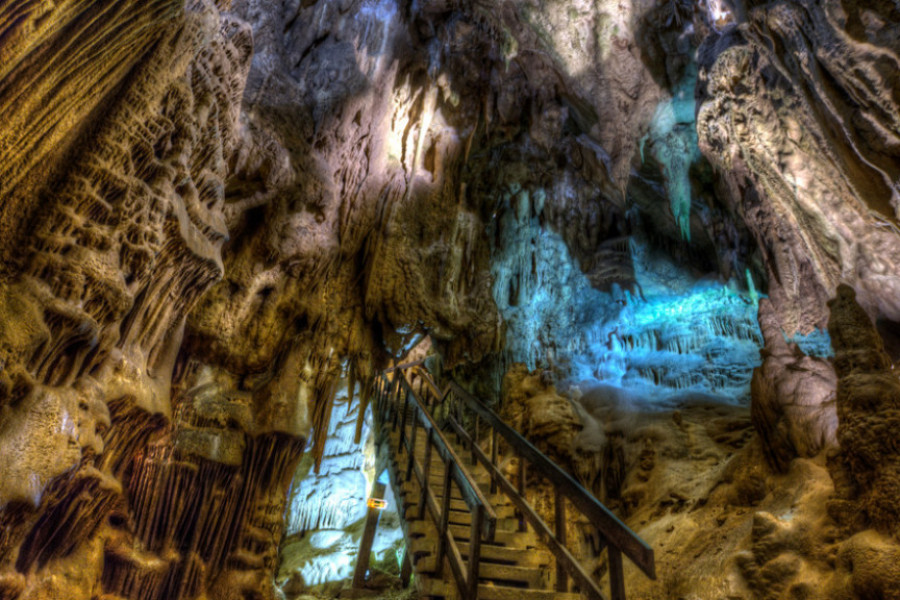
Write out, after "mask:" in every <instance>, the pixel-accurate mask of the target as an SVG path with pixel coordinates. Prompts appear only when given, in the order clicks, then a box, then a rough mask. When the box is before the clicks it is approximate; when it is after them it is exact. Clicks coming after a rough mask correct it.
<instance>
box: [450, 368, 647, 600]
mask: <svg viewBox="0 0 900 600" xmlns="http://www.w3.org/2000/svg"><path fill="white" fill-rule="evenodd" d="M449 388H450V390H451V392H452V394H453V399H454V402H453V403H452V404H451V407H452V410H451V413H452V414H451V415H450V416H449V417H448V420H449V423H450V426H451V427H452V428H453V430H454V432H455V433H456V434H457V435H458V436H459V437H460V438H461V439H462V440H463V442H464V444H465V445H466V446H468V447H469V449H470V450H471V452H472V461H473V462H475V461H480V462H481V463H482V465H484V467H485V468H486V469H487V470H488V472H489V473H490V475H491V492H494V491H496V490H497V489H499V490H500V491H501V492H502V493H503V494H505V495H506V496H507V497H509V498H510V500H512V502H513V504H515V506H516V508H517V509H518V510H519V512H520V515H521V516H522V517H523V519H522V520H520V527H523V528H524V526H525V521H527V522H528V523H530V524H531V526H532V528H533V529H534V531H535V533H536V534H537V536H538V537H539V538H540V539H541V540H542V541H543V542H544V543H545V544H547V547H548V548H549V549H550V551H551V552H552V553H553V555H554V557H555V558H556V566H557V578H556V586H557V591H559V592H565V591H568V587H569V585H568V580H567V577H566V575H567V574H568V575H570V576H571V577H572V579H573V581H574V583H575V586H576V587H577V588H578V590H579V591H580V592H581V593H582V594H584V595H585V596H587V597H588V598H590V599H591V600H602V599H603V598H604V596H603V593H602V592H601V590H600V588H599V586H598V585H597V582H596V581H595V580H594V578H593V577H591V576H590V575H589V574H588V573H587V572H586V571H585V570H584V568H583V567H582V566H581V564H580V563H579V562H578V560H577V559H576V558H575V557H574V556H573V554H572V552H571V551H570V550H569V548H568V547H567V543H566V521H567V519H566V505H567V504H571V505H572V507H573V508H574V509H575V510H577V511H578V512H579V513H581V514H582V515H583V516H584V517H585V518H586V519H587V520H588V521H589V522H590V523H591V524H592V525H593V526H594V527H596V529H597V531H598V532H599V534H600V536H601V541H602V542H603V545H604V546H605V548H606V550H607V559H608V564H609V586H610V596H611V597H612V600H625V579H624V575H623V571H622V554H624V555H625V556H627V557H628V558H629V559H630V560H631V561H632V562H633V563H634V564H635V565H637V567H638V568H639V569H640V570H641V571H642V572H643V573H644V574H645V575H646V576H647V577H649V578H651V579H656V564H655V559H654V554H653V549H652V548H650V546H648V545H647V544H646V542H644V541H643V540H642V539H641V538H640V537H638V536H637V534H635V533H634V532H633V531H631V529H629V528H628V526H627V525H625V524H624V523H623V522H622V521H621V520H619V518H618V517H616V516H615V515H614V514H613V513H612V512H610V510H609V509H608V508H606V506H604V505H603V504H602V503H601V502H600V501H599V500H597V498H596V497H594V496H593V495H592V494H590V493H589V492H588V491H587V490H585V489H584V488H583V487H582V486H581V485H580V484H579V483H578V482H577V481H575V479H573V478H572V476H571V475H569V474H568V473H566V472H565V471H563V470H562V469H561V468H560V467H559V466H558V465H557V464H556V463H554V462H553V461H552V460H550V459H549V458H547V456H546V455H544V454H543V453H542V452H541V451H540V450H538V449H537V448H535V447H534V446H533V445H532V444H531V442H529V441H528V440H526V439H525V438H524V437H522V435H521V434H520V433H519V432H517V431H516V430H514V429H513V428H512V427H510V426H509V425H507V424H506V423H505V422H503V420H502V419H500V417H499V416H497V414H496V413H494V411H492V410H491V409H489V408H488V407H487V406H485V405H484V404H483V403H481V402H480V401H478V400H477V399H475V398H474V397H473V396H472V395H471V394H469V393H468V392H467V391H466V390H464V389H463V388H462V387H460V386H459V384H457V383H456V382H455V381H451V382H450V384H449ZM464 411H467V412H469V413H470V416H472V417H473V418H474V423H473V426H472V429H473V432H472V434H469V433H468V432H467V431H465V429H464V428H463V426H462V425H461V423H460V421H461V420H462V415H463V414H465V412H464ZM482 425H485V426H487V427H488V429H489V432H488V435H489V444H490V449H489V452H490V456H488V455H487V453H485V452H484V451H483V450H482V449H481V447H480V446H479V444H478V440H480V439H481V436H480V433H481V431H480V429H481V426H482ZM499 438H503V439H504V440H505V441H506V443H507V444H508V446H509V448H510V449H511V450H512V452H514V453H515V455H516V456H517V457H518V460H517V466H518V469H517V473H516V477H515V478H516V480H517V481H516V484H515V485H514V484H513V483H512V482H511V481H510V480H509V479H508V478H507V477H506V476H505V475H504V474H503V473H502V472H501V471H500V469H499V465H500V454H501V453H500V447H499V446H500V439H499ZM526 465H528V466H527V468H528V469H530V470H531V471H532V473H534V474H535V475H536V476H540V477H542V478H544V479H546V480H547V481H549V482H550V483H551V485H552V486H553V489H554V512H555V514H554V528H553V529H551V528H550V526H549V525H548V524H547V523H546V522H545V521H544V520H543V519H542V518H541V517H540V515H538V514H537V512H536V511H535V510H534V508H533V507H532V506H531V504H529V502H528V501H527V500H526V498H525V495H526V481H527V473H526Z"/></svg>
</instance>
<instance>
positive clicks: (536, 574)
mask: <svg viewBox="0 0 900 600" xmlns="http://www.w3.org/2000/svg"><path fill="white" fill-rule="evenodd" d="M466 558H467V557H466ZM435 560H436V559H435V557H434V556H426V557H423V558H420V559H419V560H418V561H416V570H417V571H418V572H421V573H433V572H434V566H435ZM478 580H479V581H484V580H492V581H495V582H496V581H504V582H511V583H520V584H524V585H527V586H529V587H530V589H540V588H543V587H549V586H550V582H551V569H550V567H549V566H545V567H543V568H541V567H533V566H530V567H520V566H518V565H502V564H497V563H491V562H486V561H480V562H479V571H478ZM512 587H514V586H512Z"/></svg>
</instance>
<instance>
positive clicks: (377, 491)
mask: <svg viewBox="0 0 900 600" xmlns="http://www.w3.org/2000/svg"><path fill="white" fill-rule="evenodd" d="M384 489H385V485H384V484H383V483H381V482H380V481H378V480H377V479H376V480H375V483H374V484H373V485H372V495H371V497H372V498H384ZM380 516H381V510H380V509H377V508H373V507H371V506H370V507H369V512H368V514H366V528H365V529H364V530H363V536H362V539H361V540H360V542H359V555H358V556H357V557H356V570H355V571H354V572H353V587H354V588H355V589H362V588H363V586H364V585H365V584H366V572H367V571H368V570H369V555H370V554H372V542H373V541H374V540H375V529H376V528H377V527H378V518H379V517H380Z"/></svg>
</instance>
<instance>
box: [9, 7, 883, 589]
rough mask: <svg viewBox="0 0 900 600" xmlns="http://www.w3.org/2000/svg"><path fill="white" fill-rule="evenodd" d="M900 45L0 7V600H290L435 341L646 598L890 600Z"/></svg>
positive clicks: (805, 11)
mask: <svg viewBox="0 0 900 600" xmlns="http://www.w3.org/2000/svg"><path fill="white" fill-rule="evenodd" d="M898 31H900V10H898V8H897V7H896V6H895V4H892V3H890V2H870V3H865V6H862V5H861V3H852V2H843V1H838V0H823V1H813V0H785V1H783V2H775V3H773V2H761V1H757V0H733V1H724V0H703V1H702V2H696V3H691V2H685V1H682V0H630V1H627V2H626V1H619V0H595V1H588V0H576V1H567V2H563V1H561V0H552V1H543V2H541V1H538V0H502V1H499V2H493V3H490V2H483V1H481V0H478V1H474V0H459V1H455V2H446V1H442V0H425V1H420V2H412V3H409V2H399V1H397V0H287V1H284V2H271V1H268V0H230V1H229V0H182V1H175V0H147V1H142V2H133V1H127V0H97V1H94V2H76V1H74V0H57V1H55V2H46V1H20V2H4V3H0V598H2V599H9V600H42V599H45V598H65V599H67V600H123V599H128V600H137V599H145V600H156V599H166V600H200V599H202V598H207V599H210V600H212V599H216V600H218V599H225V600H228V599H234V600H238V599H241V600H246V599H249V598H252V599H260V600H272V599H274V598H279V597H281V595H282V593H283V592H282V590H280V589H278V586H277V585H276V582H275V577H274V576H275V573H276V569H277V567H278V564H279V561H280V560H281V558H280V556H281V555H280V551H281V545H282V541H283V537H284V534H285V521H286V517H285V509H286V506H288V505H289V501H288V490H289V489H290V486H291V484H292V480H294V478H295V476H296V474H297V466H298V464H302V465H303V467H302V469H301V470H304V471H303V473H304V474H305V473H306V472H307V471H309V470H311V471H312V472H313V473H314V474H316V473H317V472H318V473H317V475H316V476H317V477H328V469H329V462H328V459H327V457H328V456H332V454H329V451H335V448H330V449H329V448H328V447H327V445H328V444H329V441H328V440H329V438H328V435H325V434H324V432H326V431H328V428H329V426H330V425H331V424H332V423H333V421H334V418H339V417H340V415H341V414H343V413H342V412H341V411H342V410H344V409H345V408H346V410H345V412H346V413H347V414H350V413H351V412H352V409H351V408H349V405H350V404H351V403H358V404H355V406H358V407H359V414H362V415H364V414H365V412H364V408H365V402H366V401H367V399H368V398H369V397H370V395H371V384H372V381H373V378H374V376H375V375H376V374H377V373H378V372H379V371H380V370H381V369H383V368H385V367H387V366H388V365H389V364H390V363H391V362H392V361H394V362H396V361H400V360H403V358H404V356H406V355H407V353H408V352H409V350H410V349H411V348H412V347H414V346H416V345H417V344H419V343H420V342H421V341H422V340H423V339H425V338H427V339H428V340H429V343H430V344H431V348H432V353H433V354H434V355H436V358H435V362H440V363H441V364H442V365H443V368H444V371H445V373H447V374H454V375H455V376H457V377H459V378H461V379H464V380H465V382H464V383H465V384H466V385H468V386H469V387H470V388H471V389H476V390H478V391H479V396H482V397H485V398H487V399H488V400H489V401H497V400H498V398H500V396H504V395H505V399H504V401H503V402H504V410H507V411H508V413H507V416H508V417H510V418H511V420H513V421H514V422H515V423H516V424H517V426H519V427H520V428H521V430H522V431H523V432H524V433H525V434H526V435H528V436H529V437H531V438H532V439H533V440H535V441H536V443H538V445H539V446H540V447H542V448H543V449H545V450H546V451H547V452H548V454H550V455H551V456H553V457H554V458H555V459H556V460H558V461H559V462H560V463H561V464H563V465H564V466H565V468H567V469H569V470H570V471H571V472H572V473H574V474H575V475H576V476H577V478H578V479H579V481H581V482H582V483H583V484H584V485H585V486H586V487H588V488H589V489H591V491H593V492H594V493H595V494H597V495H599V496H601V497H603V499H604V500H607V501H609V502H610V504H611V505H612V506H613V507H614V508H616V510H619V511H620V514H622V515H623V517H625V518H627V519H628V520H629V524H631V525H633V526H634V527H635V528H636V529H638V530H640V532H641V533H642V534H643V535H646V536H647V537H648V539H651V540H652V542H653V543H654V544H656V546H655V548H656V549H657V551H658V552H659V555H658V556H660V557H661V558H660V559H659V560H660V565H661V568H660V571H661V573H662V574H663V575H662V576H661V578H660V581H659V582H656V583H648V582H642V583H639V584H636V585H637V587H635V588H630V589H635V590H637V591H636V592H635V593H637V594H639V595H638V596H637V597H645V598H678V597H692V596H697V597H703V598H707V597H708V598H713V597H716V598H718V597H721V593H722V592H721V590H728V593H729V594H731V596H730V597H734V598H745V599H747V600H749V599H750V598H757V597H759V598H763V597H777V598H788V597H790V598H799V597H803V598H817V597H821V598H826V597H828V598H848V599H850V598H858V599H868V598H875V597H885V598H887V597H891V596H890V594H892V593H895V591H892V590H896V589H898V586H897V585H896V582H897V581H898V576H897V574H896V573H895V569H892V568H891V567H890V565H891V564H893V563H891V561H892V560H894V558H895V557H896V547H895V546H896V543H895V542H896V536H897V535H898V530H897V523H898V522H900V514H898V506H897V502H896V498H897V496H898V489H897V476H898V473H897V472H896V471H897V467H896V465H895V463H896V460H895V459H896V451H895V448H894V446H893V444H894V442H893V440H894V439H896V437H897V435H896V433H897V432H896V431H895V429H896V427H897V422H896V421H897V419H896V414H895V412H896V406H895V404H896V401H897V394H898V393H900V392H898V385H900V384H898V383H897V380H896V377H895V376H894V374H893V371H892V364H891V361H890V358H889V357H888V354H886V353H885V352H884V351H883V350H882V341H881V338H880V337H879V334H878V331H881V332H888V333H890V332H891V331H893V330H895V329H896V328H897V323H898V322H900V300H898V299H900V230H898V228H897V218H898V216H900V212H898V211H900V191H898V185H900V184H898V181H900V122H898V117H897V115H898V103H900V87H898V86H900V79H898V78H897V77H896V73H897V71H898V64H900V42H898V40H900V36H898V35H897V34H898ZM841 283H845V284H849V285H850V286H852V287H853V288H854V289H855V290H856V292H855V294H856V300H853V298H852V296H853V294H852V292H851V291H849V290H850V288H846V287H843V286H839V284H841ZM835 294H837V296H838V297H837V300H835V301H834V302H833V303H832V305H831V310H832V312H831V321H830V322H829V333H830V335H831V339H832V340H833V342H834V347H835V357H834V363H833V365H834V367H833V369H832V366H831V365H830V364H829V363H828V361H827V360H826V358H825V354H826V353H824V352H819V351H814V350H813V349H810V348H811V346H815V345H816V344H818V345H819V346H824V345H827V343H826V342H827V338H826V337H825V334H823V333H821V332H818V333H812V334H811V332H814V331H815V330H816V328H820V329H821V328H823V327H824V326H825V325H826V321H827V320H828V312H827V311H828V307H827V305H826V302H827V300H828V299H829V298H831V297H833V296H834V295H835ZM857 303H858V304H857ZM757 307H758V309H759V313H758V316H757ZM872 321H875V322H877V323H878V325H879V329H878V330H876V329H875V328H873V327H872V325H871V323H872ZM807 334H811V336H810V337H806V336H807ZM810 339H812V340H813V341H810ZM816 340H818V341H816ZM822 340H826V341H822ZM763 344H764V348H763V350H762V356H761V364H760V362H759V360H760V357H759V356H758V352H757V350H758V349H759V346H761V345H763ZM517 362H523V363H526V364H527V367H522V366H514V365H515V363H517ZM754 368H755V369H756V370H755V371H754ZM504 377H505V378H506V379H505V381H506V385H505V386H504V385H503V382H504ZM344 382H347V383H348V384H349V388H350V389H351V390H353V391H352V392H351V393H349V394H346V396H349V397H348V398H347V402H348V406H347V407H343V408H341V409H340V410H339V411H338V413H339V414H338V413H335V412H334V410H333V406H334V400H335V397H337V396H338V390H339V388H341V387H342V386H343V385H344ZM342 397H343V396H342ZM748 399H750V401H751V405H750V406H749V408H748V406H747V400H748ZM342 406H343V405H342ZM751 420H752V426H751ZM363 421H364V420H363V419H359V422H360V423H363ZM331 443H332V444H334V443H335V442H334V439H333V438H332V441H331ZM838 446H839V448H838ZM354 451H355V450H354ZM348 452H349V451H348ZM304 453H306V454H304ZM826 455H827V457H828V458H827V460H828V462H829V469H830V473H831V475H832V476H833V478H834V483H833V484H832V483H831V480H829V479H828V478H827V477H825V475H824V473H825V470H824V466H823V464H824V461H825V460H826ZM301 461H303V462H302V463H301ZM323 471H324V472H323ZM297 481H298V480H294V483H295V484H296V483H297ZM831 485H833V487H834V490H831V489H830V488H829V486H831ZM832 492H834V494H835V497H834V498H831V500H830V502H827V503H826V500H825V499H826V498H827V497H828V496H829V494H831V493H832ZM292 497H294V498H297V497H303V496H302V494H301V495H299V496H298V495H297V492H296V490H295V491H294V493H293V495H292ZM541 502H542V501H541ZM826 505H827V514H826V512H825V511H826ZM548 506H549V504H546V503H545V504H543V505H540V506H539V508H540V510H544V509H546V508H547V507H548ZM291 510H293V509H291ZM297 510H298V511H299V512H300V513H303V511H304V510H305V509H304V508H302V507H301V508H298V509H297ZM303 514H305V513H303ZM310 514H312V513H310ZM792 519H793V520H792ZM287 520H288V521H290V519H287ZM295 520H296V519H295ZM572 527H573V531H572V533H571V535H572V536H573V539H575V537H576V536H577V535H581V534H582V533H584V534H585V535H587V536H588V537H589V536H590V535H592V533H591V531H592V530H591V527H590V526H589V525H585V524H578V525H577V526H576V525H575V524H573V525H572ZM670 528H671V529H670ZM291 533H294V531H293V530H292V531H291ZM585 539H587V538H585ZM591 539H592V540H593V541H594V542H596V539H595V538H591ZM676 539H677V541H676ZM590 543H592V542H587V541H586V542H585V544H586V546H585V548H587V545H590ZM676 543H677V544H678V546H677V547H678V551H677V553H676V551H675V550H674V547H675V545H676ZM819 549H823V550H821V551H820V550H819ZM670 551H671V554H670ZM676 554H677V555H676ZM584 555H585V557H586V560H589V555H591V553H590V552H588V551H587V550H585V553H584ZM683 557H686V558H683ZM688 559H690V560H688ZM894 562H896V561H895V560H894ZM590 566H591V568H592V569H596V571H597V572H598V573H602V572H604V569H605V568H606V566H605V565H604V564H602V563H596V564H591V565H590ZM851 567H852V569H851ZM709 574H712V575H709ZM707 575H709V576H710V577H711V579H709V581H711V582H712V583H703V581H705V580H704V579H703V578H704V577H706V576H707ZM816 578H819V579H821V580H823V581H825V584H824V585H823V587H822V590H824V591H820V590H819V589H818V588H817V587H816V585H815V581H816ZM291 586H293V587H290V586H289V587H290V589H288V588H285V592H288V591H291V590H293V592H296V593H300V592H301V591H304V590H303V589H301V588H304V586H303V585H300V583H298V582H297V580H296V578H295V579H294V583H292V584H291ZM334 587H335V589H337V588H339V587H340V585H339V584H335V586H334ZM293 592H292V593H293ZM640 594H643V595H640ZM716 594H719V595H716ZM816 594H819V595H818V596H817V595H816Z"/></svg>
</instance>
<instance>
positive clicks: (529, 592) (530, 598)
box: [419, 578, 582, 600]
mask: <svg viewBox="0 0 900 600" xmlns="http://www.w3.org/2000/svg"><path fill="white" fill-rule="evenodd" d="M451 585H452V584H448V583H446V582H444V581H439V580H437V579H426V578H423V579H422V580H421V581H419V593H420V594H421V595H422V596H453V597H455V596H456V590H455V589H454V590H450V589H448V588H450V586H451ZM478 599H479V600H582V596H581V594H574V593H571V592H557V591H554V590H535V589H528V588H519V587H510V586H505V585H495V584H490V583H486V584H485V583H481V584H479V585H478Z"/></svg>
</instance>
